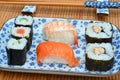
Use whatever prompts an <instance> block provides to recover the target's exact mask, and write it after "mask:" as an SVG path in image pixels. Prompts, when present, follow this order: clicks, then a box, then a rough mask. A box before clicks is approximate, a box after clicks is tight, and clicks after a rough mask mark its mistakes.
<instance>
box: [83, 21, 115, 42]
mask: <svg viewBox="0 0 120 80" xmlns="http://www.w3.org/2000/svg"><path fill="white" fill-rule="evenodd" d="M112 30H113V29H112V25H111V24H110V23H105V22H96V23H89V24H88V25H87V27H86V33H85V37H86V42H87V43H95V42H96V43H102V42H104V43H111V42H112V35H113V32H112Z"/></svg>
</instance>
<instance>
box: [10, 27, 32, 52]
mask: <svg viewBox="0 0 120 80" xmlns="http://www.w3.org/2000/svg"><path fill="white" fill-rule="evenodd" d="M11 35H12V37H13V38H15V39H21V38H26V39H27V41H28V43H27V47H28V50H29V49H30V47H31V44H32V36H33V32H32V30H31V28H29V27H22V26H21V27H13V28H12V30H11Z"/></svg>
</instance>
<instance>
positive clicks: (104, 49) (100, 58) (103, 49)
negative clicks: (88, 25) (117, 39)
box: [85, 43, 114, 71]
mask: <svg viewBox="0 0 120 80" xmlns="http://www.w3.org/2000/svg"><path fill="white" fill-rule="evenodd" d="M113 62H114V52H113V47H112V46H111V44H110V43H101V44H100V43H94V44H93V43H89V44H87V47H86V63H85V64H86V68H87V69H88V70H90V71H107V70H110V69H111V68H112V67H113Z"/></svg>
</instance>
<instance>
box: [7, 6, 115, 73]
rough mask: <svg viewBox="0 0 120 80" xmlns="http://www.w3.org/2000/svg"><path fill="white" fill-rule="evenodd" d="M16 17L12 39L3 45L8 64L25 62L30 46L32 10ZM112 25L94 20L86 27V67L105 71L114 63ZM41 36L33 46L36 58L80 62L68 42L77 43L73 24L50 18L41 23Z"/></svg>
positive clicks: (60, 61)
mask: <svg viewBox="0 0 120 80" xmlns="http://www.w3.org/2000/svg"><path fill="white" fill-rule="evenodd" d="M29 6H30V5H29ZM26 7H27V6H25V7H24V8H23V11H22V15H19V16H17V17H16V18H15V20H14V24H15V26H14V27H13V28H12V29H11V39H10V40H9V41H8V43H7V45H6V51H7V56H8V65H19V66H21V65H24V64H25V62H26V54H27V52H28V51H29V50H30V48H31V44H32V36H33V27H32V26H33V23H34V20H33V17H32V15H33V13H34V12H35V10H36V7H35V6H33V7H32V9H31V11H30V10H28V11H24V9H27V8H26ZM112 30H113V28H112V25H111V24H110V23H105V22H96V23H95V22H94V23H89V24H87V26H86V27H85V38H86V49H85V66H86V69H87V70H89V71H108V70H110V69H111V68H112V67H113V62H114V50H113V47H112V45H111V43H112V34H113V31H112ZM42 33H43V35H44V36H43V39H44V42H40V43H39V44H38V45H37V47H36V62H37V64H40V63H46V64H48V63H55V64H63V65H67V66H70V67H77V66H78V65H79V64H81V62H80V60H79V59H77V58H76V57H75V53H74V50H73V49H72V47H71V45H75V46H77V47H79V46H78V43H79V42H78V34H77V33H78V32H77V30H76V28H75V27H74V26H73V25H72V24H70V23H68V22H66V21H63V20H60V21H54V22H49V23H47V24H45V25H44V26H43V30H42Z"/></svg>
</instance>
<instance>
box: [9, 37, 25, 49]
mask: <svg viewBox="0 0 120 80" xmlns="http://www.w3.org/2000/svg"><path fill="white" fill-rule="evenodd" d="M26 44H27V40H26V39H25V38H22V39H18V40H17V39H14V38H11V39H10V40H9V41H8V44H7V49H8V50H9V49H17V50H22V49H24V47H25V46H26Z"/></svg>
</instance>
